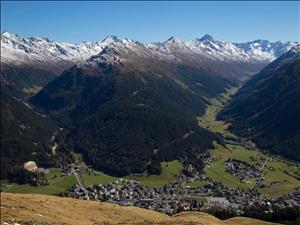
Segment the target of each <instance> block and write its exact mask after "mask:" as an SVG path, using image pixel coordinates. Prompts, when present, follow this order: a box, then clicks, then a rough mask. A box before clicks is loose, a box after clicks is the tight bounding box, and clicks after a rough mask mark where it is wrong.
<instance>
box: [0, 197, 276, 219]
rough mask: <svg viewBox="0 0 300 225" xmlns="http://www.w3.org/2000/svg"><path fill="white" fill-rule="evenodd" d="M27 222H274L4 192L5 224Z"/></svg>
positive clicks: (3, 215)
mask: <svg viewBox="0 0 300 225" xmlns="http://www.w3.org/2000/svg"><path fill="white" fill-rule="evenodd" d="M14 223H18V224H22V225H23V224H26V225H29V224H30V225H48V224H49V225H50V224H51V225H54V224H60V225H61V224H64V225H76V224H78V225H88V224H89V225H90V224H94V225H96V224H97V225H100V224H101V225H108V224H113V225H115V224H120V225H121V224H122V225H126V224H135V225H137V224H138V225H148V224H156V225H229V224H232V225H271V223H267V222H263V221H260V220H255V219H250V218H243V217H235V218H231V219H229V220H224V221H222V220H219V219H217V218H215V217H213V216H211V215H209V214H206V213H200V212H184V213H180V214H177V215H175V216H173V217H170V216H167V215H164V214H161V213H158V212H154V211H151V210H146V209H141V208H137V207H123V206H118V205H114V204H110V203H99V202H94V201H83V200H77V199H72V198H61V197H55V196H48V195H37V194H9V193H1V224H14Z"/></svg>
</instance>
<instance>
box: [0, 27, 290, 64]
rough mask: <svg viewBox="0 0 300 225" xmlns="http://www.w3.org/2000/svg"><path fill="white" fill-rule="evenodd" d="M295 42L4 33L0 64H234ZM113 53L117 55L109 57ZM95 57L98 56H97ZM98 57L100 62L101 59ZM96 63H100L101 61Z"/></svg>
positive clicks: (264, 58) (261, 58)
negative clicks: (61, 38)
mask: <svg viewBox="0 0 300 225" xmlns="http://www.w3.org/2000/svg"><path fill="white" fill-rule="evenodd" d="M295 45H296V43H292V42H280V41H278V42H274V43H272V42H269V41H265V40H256V41H253V42H246V43H230V42H222V41H217V40H215V39H214V38H213V37H212V36H211V35H209V34H206V35H204V36H203V37H202V38H200V39H198V38H196V39H193V40H190V41H187V42H182V41H180V40H179V39H178V38H176V37H171V38H169V39H168V40H167V41H165V42H163V43H159V42H158V43H148V44H143V43H140V42H137V41H134V40H131V39H127V38H126V39H120V38H118V37H116V36H112V35H110V36H107V37H106V38H105V39H104V40H102V41H97V42H82V43H79V44H70V43H64V42H63V43H60V42H55V41H51V40H49V39H47V38H37V37H31V38H22V37H19V36H18V35H14V34H11V33H8V32H4V33H2V34H1V62H4V63H11V64H15V65H22V64H29V65H31V64H44V65H46V64H47V65H55V66H58V65H61V67H62V69H65V68H64V67H66V65H67V66H70V65H73V64H77V63H82V62H84V61H86V60H88V59H89V61H91V60H92V59H96V58H98V60H99V59H100V58H101V57H99V54H100V55H102V56H103V57H104V58H106V60H104V61H105V62H109V60H110V59H111V60H113V61H116V60H119V58H120V57H119V56H123V60H126V59H125V58H124V57H128V58H130V57H133V58H136V57H144V58H147V57H148V58H149V57H152V58H153V57H155V58H157V59H164V60H174V59H176V60H179V61H180V58H181V57H183V56H184V57H185V58H187V57H191V58H195V57H198V58H206V59H213V60H219V61H220V60H221V61H225V62H227V61H235V62H270V61H272V60H274V59H275V58H277V57H278V56H280V55H281V54H283V53H285V52H287V51H288V50H289V49H290V48H291V47H293V46H295ZM109 54H117V55H118V56H112V55H111V56H109ZM97 55H98V56H97ZM103 57H102V59H101V60H103V59H104V58H103ZM101 60H100V61H101Z"/></svg>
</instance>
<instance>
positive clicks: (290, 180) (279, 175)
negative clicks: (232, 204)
mask: <svg viewBox="0 0 300 225" xmlns="http://www.w3.org/2000/svg"><path fill="white" fill-rule="evenodd" d="M235 92H236V89H233V90H229V92H228V94H227V95H223V96H221V97H220V98H216V99H214V100H213V101H212V105H210V106H209V107H208V108H207V110H206V113H205V114H204V116H203V117H201V118H199V124H200V125H202V126H204V127H206V128H208V129H210V130H211V131H213V132H219V133H221V134H222V135H224V136H233V137H234V136H235V135H234V134H232V133H231V132H230V131H228V130H227V128H228V125H229V124H227V123H225V122H224V121H217V120H216V115H217V114H218V112H219V111H220V109H221V107H223V105H224V104H225V103H226V101H228V99H229V96H230V95H232V94H233V93H235ZM210 152H211V154H212V156H213V157H214V158H215V159H216V161H214V162H213V163H212V164H211V165H209V166H207V167H206V168H205V173H206V176H208V177H210V178H212V179H214V180H216V181H220V182H222V183H224V184H225V185H226V186H228V187H231V188H237V187H244V188H251V187H253V186H254V184H255V183H254V182H255V181H254V180H251V181H252V184H251V183H248V184H242V183H240V182H239V179H238V178H236V177H234V176H232V175H230V174H229V173H227V172H225V167H224V162H225V161H226V160H227V159H228V158H230V157H231V158H235V159H238V160H241V161H245V162H247V163H249V164H251V165H252V164H255V162H254V161H252V160H250V157H251V156H253V157H263V158H266V157H267V155H265V154H264V153H262V152H260V151H249V150H246V149H245V148H244V147H242V146H234V145H226V147H224V146H221V145H217V146H216V149H213V150H211V151H210ZM269 167H273V168H274V170H270V169H269ZM299 169H300V168H299V167H297V166H291V165H289V163H288V162H287V161H285V160H283V159H280V158H276V159H275V160H272V161H268V162H267V164H266V166H265V167H264V170H263V172H264V174H265V181H264V184H270V183H271V182H274V181H279V182H280V183H278V184H276V185H273V186H272V187H267V188H261V189H260V190H259V191H260V192H261V193H262V194H267V195H272V196H275V195H282V194H284V193H286V192H289V191H293V190H294V189H295V188H297V187H300V181H298V180H297V179H295V178H294V177H292V176H289V175H287V174H285V173H284V170H287V171H289V173H291V174H295V171H297V170H298V171H299Z"/></svg>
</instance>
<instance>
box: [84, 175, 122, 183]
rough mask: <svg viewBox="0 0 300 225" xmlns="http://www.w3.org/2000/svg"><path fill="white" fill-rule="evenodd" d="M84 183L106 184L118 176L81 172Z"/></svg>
mask: <svg viewBox="0 0 300 225" xmlns="http://www.w3.org/2000/svg"><path fill="white" fill-rule="evenodd" d="M81 177H82V180H83V183H84V185H85V186H88V185H91V184H106V183H109V182H112V181H114V180H115V179H116V177H112V176H109V175H106V174H104V173H103V174H101V175H88V174H81Z"/></svg>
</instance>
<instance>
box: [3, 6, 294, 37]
mask: <svg viewBox="0 0 300 225" xmlns="http://www.w3.org/2000/svg"><path fill="white" fill-rule="evenodd" d="M299 11H300V8H299V2H297V1H295V2H93V1H92V2H83V1H76V2H70V1H66V2H45V1H44V2H36V1H32V2H24V1H15V2H9V1H6V2H3V1H1V32H3V31H8V32H11V33H15V34H18V35H21V36H25V37H30V36H40V37H48V38H50V39H52V40H56V41H67V42H81V41H96V40H102V39H103V38H104V37H105V36H107V35H108V34H113V35H117V36H119V37H122V38H123V37H128V38H132V39H135V40H139V41H142V42H151V41H164V40H166V39H168V38H169V37H170V36H177V37H179V38H180V39H181V40H188V39H191V38H195V37H201V36H203V35H204V34H205V33H210V34H212V35H213V36H214V37H215V38H216V39H218V40H223V41H234V42H243V41H250V40H254V39H267V40H271V41H276V40H283V41H299V32H300V31H299V30H300V27H299V20H300V19H299Z"/></svg>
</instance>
